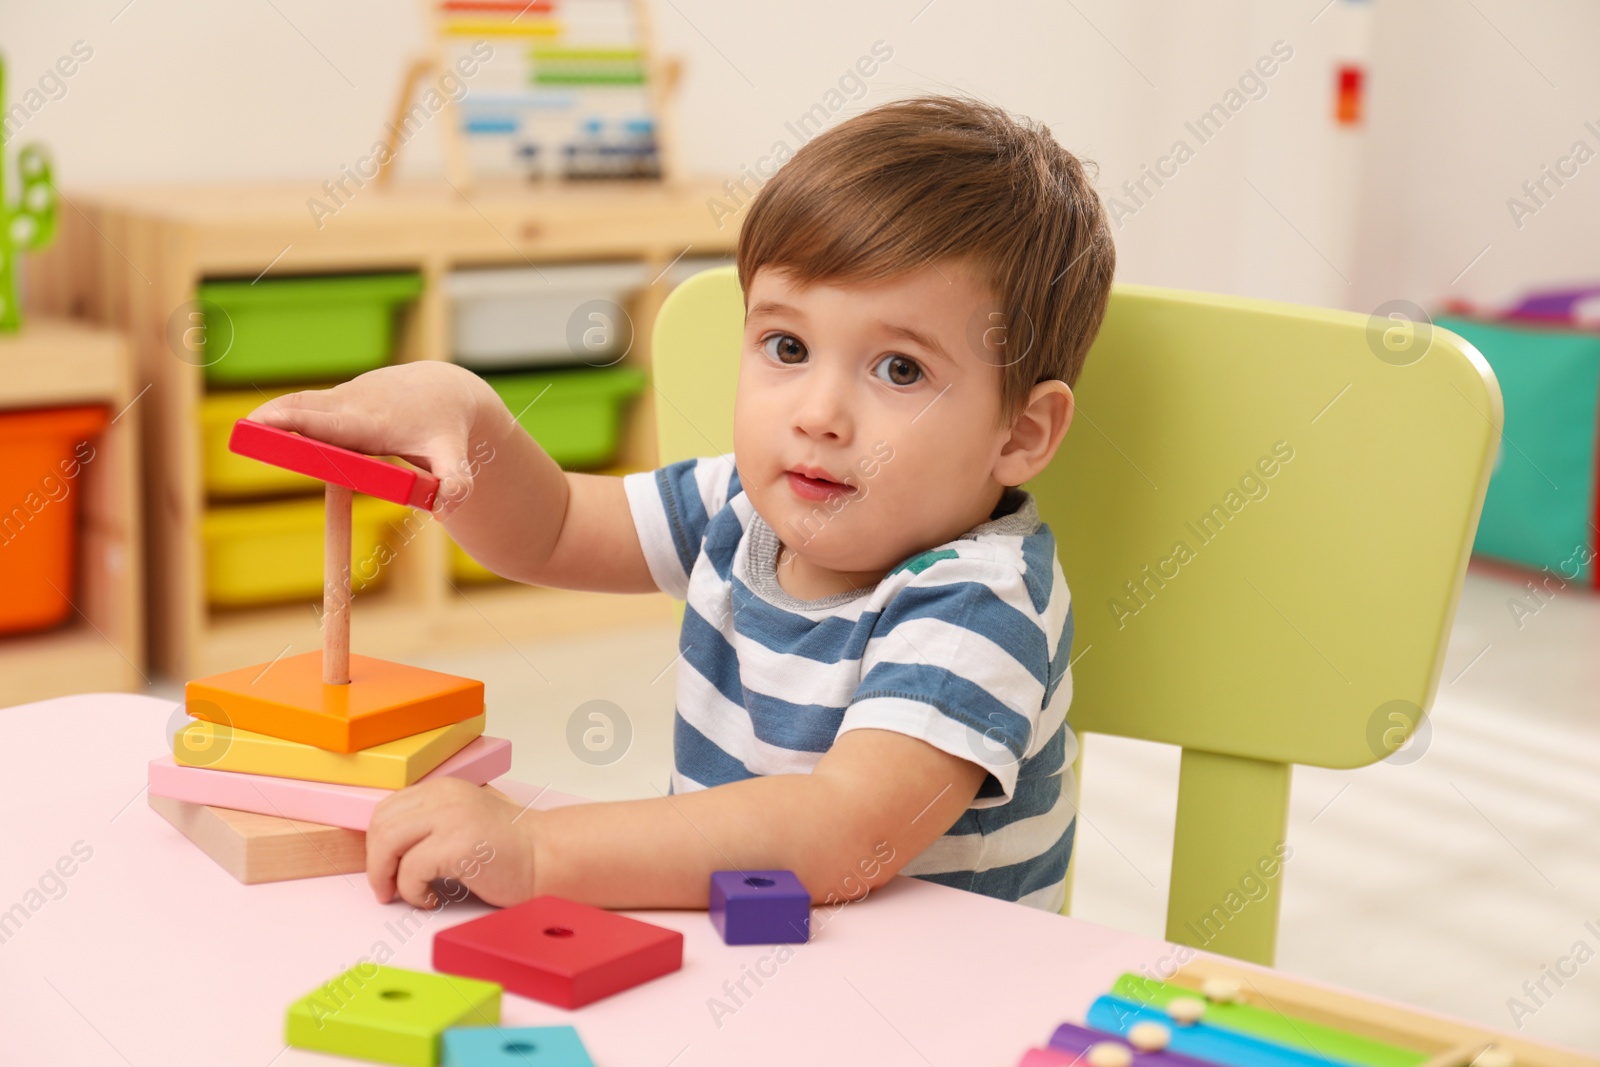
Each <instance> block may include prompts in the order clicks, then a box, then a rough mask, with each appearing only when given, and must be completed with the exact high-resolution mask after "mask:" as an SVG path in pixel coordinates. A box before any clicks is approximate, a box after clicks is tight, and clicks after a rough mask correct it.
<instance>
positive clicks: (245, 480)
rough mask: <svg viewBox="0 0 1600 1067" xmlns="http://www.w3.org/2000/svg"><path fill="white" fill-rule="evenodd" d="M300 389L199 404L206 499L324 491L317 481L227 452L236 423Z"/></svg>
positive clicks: (212, 396) (234, 394)
mask: <svg viewBox="0 0 1600 1067" xmlns="http://www.w3.org/2000/svg"><path fill="white" fill-rule="evenodd" d="M298 389H299V387H298V386H297V387H296V388H295V389H261V390H257V389H244V390H227V391H224V392H216V393H207V394H206V395H205V397H204V398H203V399H202V400H201V401H200V480H201V483H202V484H203V485H204V486H205V491H206V495H207V496H211V497H219V498H223V499H226V498H231V497H243V496H265V495H269V494H273V493H296V492H306V491H309V490H313V489H318V488H320V487H321V485H322V483H321V482H319V481H317V480H316V479H315V478H307V477H306V476H305V475H303V474H296V473H295V472H294V471H286V470H284V469H283V468H282V467H274V466H273V465H272V464H270V463H263V462H261V461H260V460H259V459H251V458H250V457H249V456H240V455H236V454H234V453H232V452H229V451H228V435H229V434H231V433H232V432H233V424H234V423H235V422H238V421H239V420H240V419H242V418H244V417H245V416H246V415H248V414H250V413H251V412H252V411H254V410H255V409H256V408H258V407H260V406H261V405H262V404H264V403H266V402H267V401H268V400H272V399H275V398H277V397H280V396H282V395H283V394H285V393H292V392H296V391H297V390H298Z"/></svg>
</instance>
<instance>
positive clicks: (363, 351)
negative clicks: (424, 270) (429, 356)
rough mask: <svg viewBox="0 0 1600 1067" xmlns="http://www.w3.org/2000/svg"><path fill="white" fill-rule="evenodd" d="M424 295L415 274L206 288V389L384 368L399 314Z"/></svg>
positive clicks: (202, 296)
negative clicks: (208, 385)
mask: <svg viewBox="0 0 1600 1067" xmlns="http://www.w3.org/2000/svg"><path fill="white" fill-rule="evenodd" d="M421 292H422V278H421V276H420V275H418V274H414V273H411V274H342V275H330V276H327V277H322V278H284V279H279V280H274V281H261V282H248V281H224V282H205V283H203V284H202V285H201V286H200V289H199V299H200V305H201V309H202V310H203V311H204V313H205V318H206V340H205V346H204V349H203V350H202V352H201V353H200V355H201V357H202V362H203V363H204V364H205V379H206V382H207V383H208V384H212V385H256V384H263V385H265V384H268V383H273V382H312V381H326V380H330V379H337V378H349V377H351V376H353V375H356V374H361V373H362V372H364V371H369V370H372V369H373V368H374V367H381V366H383V365H384V364H385V363H387V362H389V357H390V354H391V352H392V350H393V348H394V313H395V311H396V309H397V308H398V307H399V306H400V305H402V304H405V303H408V302H409V301H412V300H415V299H416V298H417V295H418V294H419V293H421Z"/></svg>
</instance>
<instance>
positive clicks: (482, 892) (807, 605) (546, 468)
mask: <svg viewBox="0 0 1600 1067" xmlns="http://www.w3.org/2000/svg"><path fill="white" fill-rule="evenodd" d="M1114 262H1115V252H1114V250H1113V247H1112V243H1111V237H1110V232H1109V229H1108V227H1107V224H1106V219H1105V216H1104V214H1103V213H1102V210H1101V206H1100V202H1099V199H1098V197H1097V196H1096V194H1095V191H1094V189H1093V187H1092V185H1091V184H1090V182H1089V180H1088V178H1087V176H1086V175H1085V173H1084V169H1083V167H1082V166H1081V164H1080V163H1079V161H1078V160H1077V159H1076V158H1075V157H1074V156H1073V155H1072V154H1071V153H1069V152H1067V151H1066V150H1064V149H1063V148H1061V147H1060V146H1059V145H1058V144H1057V143H1056V141H1055V140H1054V139H1053V138H1052V137H1051V136H1050V133H1049V131H1048V130H1047V129H1044V128H1040V127H1036V126H1034V125H1032V124H1030V123H1027V122H1025V121H1024V122H1018V121H1015V120H1013V119H1012V118H1010V117H1009V116H1007V115H1006V114H1005V112H1003V111H1001V110H999V109H997V108H994V107H991V106H989V105H986V104H983V103H979V102H976V101H973V100H968V99H963V98H957V97H926V98H920V99H912V100H903V101H898V102H894V103H890V104H885V105H883V106H881V107H878V108H875V109H873V110H872V111H869V112H866V113H864V114H862V115H859V116H856V117H854V118H852V119H850V120H848V121H846V122H843V123H841V124H840V125H839V126H837V127H835V128H833V129H831V130H829V131H827V132H825V133H823V134H821V135H819V136H818V137H816V138H815V139H814V140H812V141H810V142H809V143H807V144H806V145H805V146H804V147H803V148H802V149H800V151H799V152H797V153H796V154H795V155H794V157H793V159H792V160H790V161H789V162H788V163H787V164H786V165H784V166H783V167H782V169H780V170H779V171H778V173H777V174H776V175H775V176H774V177H773V178H771V179H770V180H769V181H768V182H767V183H766V185H765V186H763V187H762V188H761V190H760V192H759V193H758V195H757V196H756V197H755V199H754V200H753V201H752V202H751V204H750V207H749V211H748V217H747V218H746V219H745V220H744V223H743V228H742V230H741V232H740V235H739V246H738V265H739V280H740V283H741V285H742V287H743V290H744V300H745V311H746V319H745V327H744V344H743V348H742V351H741V353H740V357H739V359H740V363H739V382H738V395H737V402H736V407H735V432H734V450H733V452H732V453H731V454H728V455H722V456H716V457H712V458H705V459H698V460H686V461H683V462H680V463H674V464H671V465H669V466H666V467H663V468H661V469H660V470H656V471H647V472H641V473H638V474H631V475H627V476H625V477H622V478H616V477H605V476H599V475H591V474H581V473H566V472H563V471H561V470H560V469H559V468H558V467H557V466H556V464H555V463H554V462H553V461H552V460H551V459H550V458H549V456H548V455H546V454H545V453H544V451H543V450H542V449H541V448H540V447H539V446H538V445H537V444H536V443H535V442H534V441H533V440H532V438H530V437H529V436H528V435H527V434H526V433H525V432H523V431H522V430H521V429H520V427H518V426H517V424H516V423H515V421H514V420H513V419H512V417H511V414H510V412H508V411H507V409H506V407H505V405H504V404H503V403H501V402H500V401H499V399H498V397H497V396H496V394H495V393H494V392H493V391H492V390H491V389H490V388H489V387H488V386H487V385H486V384H485V383H484V382H483V381H482V380H481V379H479V378H477V377H476V376H474V375H472V374H470V373H468V372H467V371H464V370H461V369H459V368H456V367H453V366H449V365H444V364H436V363H414V364H408V365H402V366H394V367H387V368H384V369H382V370H378V371H374V372H372V373H370V374H366V375H363V376H361V377H360V378H357V379H355V380H354V381H352V382H349V383H347V384H345V385H341V386H338V387H336V388H333V389H330V390H326V391H321V392H306V393H297V394H292V395H290V396H287V397H284V398H282V399H280V400H277V401H273V402H271V403H269V404H267V405H265V406H263V407H262V408H260V409H259V410H258V411H257V412H256V413H255V414H254V415H253V417H254V418H257V419H259V420H261V421H264V422H268V423H271V424H273V425H277V426H280V427H283V428H285V429H291V430H297V431H300V432H303V433H306V434H308V435H309V436H312V437H316V438H319V439H321V440H326V441H331V442H334V443H336V444H341V445H345V446H347V447H350V448H354V449H356V450H358V451H362V452H367V453H372V454H383V455H398V456H401V457H404V458H405V459H408V460H410V461H411V462H413V463H416V464H418V465H420V466H422V467H426V468H427V469H429V470H431V471H433V472H435V473H436V474H439V475H440V476H441V477H442V478H443V479H444V485H443V487H442V491H441V494H440V495H441V498H442V499H444V500H445V501H446V503H445V504H443V505H442V506H440V507H439V508H438V509H437V510H436V515H437V517H438V518H439V519H440V520H441V521H443V522H444V523H445V525H446V527H447V528H448V529H449V531H450V535H451V536H452V537H453V538H454V539H455V540H456V541H457V542H458V543H460V544H461V545H462V547H464V548H465V549H466V550H467V551H468V552H470V553H471V554H472V555H473V556H474V557H475V558H477V559H478V560H480V561H481V562H482V563H484V564H485V565H486V566H488V567H489V568H491V569H492V570H494V571H496V572H497V573H499V574H501V575H503V576H505V577H507V578H511V579H514V580H517V581H522V582H529V583H535V584H539V585H546V586H557V587H562V588H570V589H590V590H600V591H607V592H616V593H646V592H656V591H658V590H660V591H665V592H667V593H669V594H670V595H672V596H674V597H677V598H679V599H686V600H687V607H686V611H685V614H684V622H683V630H682V633H681V635H680V639H679V647H680V649H681V652H682V654H681V656H680V658H679V661H678V665H677V671H678V691H677V714H676V719H675V727H674V736H673V748H674V762H675V768H674V771H673V775H672V785H671V790H670V792H669V794H668V795H665V796H661V797H653V798H650V799H646V800H636V801H622V802H612V803H595V804H581V805H577V806H573V807H567V808H561V809H557V810H552V811H534V810H528V811H522V810H521V809H520V808H519V806H517V805H514V804H508V803H506V802H505V801H503V800H500V799H497V798H495V797H493V796H492V795H491V794H489V793H488V792H486V791H484V790H481V789H476V788H473V787H471V786H469V785H467V784H465V783H463V782H459V781H455V780H451V779H445V780H442V781H434V782H428V783H424V784H421V785H417V786H413V787H411V788H409V789H404V790H401V791H400V792H399V793H397V794H396V795H394V796H393V797H390V798H389V799H387V800H385V801H384V802H383V803H382V804H381V805H380V806H379V807H378V810H377V813H376V815H375V817H374V819H373V822H372V826H371V829H370V830H369V831H368V838H367V863H368V869H367V876H368V880H369V881H370V882H371V884H372V887H373V889H374V891H375V892H376V894H377V896H378V898H379V899H380V900H383V901H387V900H391V899H393V896H394V894H395V893H396V892H398V893H399V894H400V896H402V897H403V898H404V899H405V900H407V901H409V902H411V903H412V904H416V905H425V906H432V905H433V904H434V903H435V902H436V901H437V899H438V898H437V896H435V894H434V890H433V889H432V887H431V884H432V882H433V881H434V880H435V879H440V878H447V877H458V876H459V872H460V871H461V870H463V865H464V864H465V863H466V862H467V861H470V860H471V859H472V858H474V857H478V858H479V859H481V858H482V856H483V855H484V853H485V846H487V848H488V849H490V850H492V852H490V853H489V854H491V855H492V857H493V858H492V860H490V861H488V862H483V863H481V864H473V866H474V867H476V873H475V874H474V876H473V877H472V880H471V881H470V882H469V883H468V887H469V888H470V889H471V890H472V891H473V892H475V893H476V894H477V895H478V896H480V897H482V898H483V899H485V900H487V901H489V902H490V903H494V904H511V903H516V902H518V901H521V900H524V899H527V898H529V897H531V896H534V895H537V894H545V893H554V894H558V895H560V896H564V897H568V898H572V899H576V900H581V901H585V902H588V903H591V904H596V905H599V906H602V907H611V908H651V907H662V908H704V907H706V905H707V897H708V884H709V880H710V875H711V873H712V872H713V871H717V870H750V869H761V868H786V869H789V870H793V871H794V872H795V873H796V874H797V875H798V876H799V877H800V880H801V881H802V882H803V883H804V884H805V886H806V887H807V889H809V890H810V891H811V893H812V896H813V899H814V900H816V901H819V902H822V901H842V900H849V899H856V898H859V897H861V896H864V895H865V894H867V893H868V892H869V891H870V890H871V889H873V888H875V887H877V886H879V885H881V884H882V883H884V882H885V881H887V880H888V879H889V878H891V877H893V876H894V875H895V874H897V873H904V874H910V875H916V876H918V877H921V878H926V879H928V880H930V881H935V882H940V883H944V884H946V885H952V886H958V887H960V888H963V889H967V890H971V891H973V892H978V893H984V894H987V895H990V896H995V897H1000V898H1003V899H1006V900H1015V901H1021V902H1023V903H1025V904H1029V905H1032V906H1036V907H1040V908H1045V909H1049V910H1052V911H1055V910H1060V908H1061V906H1062V904H1063V894H1064V875H1065V871H1066V867H1067V861H1068V858H1069V856H1070V854H1071V849H1072V841H1073V831H1074V827H1075V825H1076V823H1075V821H1074V819H1073V815H1074V806H1073V799H1074V793H1075V790H1074V788H1073V784H1072V767H1071V765H1072V761H1073V759H1074V757H1075V755H1076V752H1077V742H1076V739H1075V738H1074V737H1073V735H1072V732H1071V731H1070V730H1069V729H1068V727H1067V725H1066V711H1067V705H1068V702H1069V701H1070V699H1071V691H1072V685H1071V679H1070V676H1069V674H1068V670H1067V663H1068V659H1069V656H1070V653H1071V646H1072V613H1071V607H1070V602H1069V598H1068V592H1067V586H1066V581H1065V579H1064V578H1063V576H1062V571H1061V566H1060V564H1059V562H1057V559H1056V551H1055V539H1054V537H1053V535H1052V534H1051V532H1050V529H1049V527H1048V526H1045V525H1042V524H1041V522H1040V520H1039V515H1038V511H1037V508H1036V507H1035V505H1034V501H1033V498H1032V496H1031V495H1030V494H1028V493H1026V492H1024V491H1022V490H1020V489H1018V488H1016V487H1017V486H1019V485H1021V484H1022V483H1023V482H1025V481H1027V480H1028V479H1029V478H1031V477H1033V476H1034V475H1036V474H1037V473H1039V472H1040V471H1041V470H1043V469H1044V468H1045V467H1046V466H1047V465H1048V464H1049V463H1050V461H1051V458H1052V457H1053V456H1054V455H1055V452H1056V448H1057V446H1058V445H1059V444H1060V443H1061V439H1062V435H1063V434H1065V433H1066V430H1067V426H1068V424H1069V423H1070V422H1071V419H1072V410H1073V402H1072V392H1071V385H1072V383H1073V382H1074V381H1075V380H1076V378H1077V375H1078V372H1079V370H1080V368H1081V367H1082V365H1083V361H1084V357H1085V354H1086V352H1087V350H1088V348H1089V345H1090V342H1091V341H1092V340H1093V338H1094V335H1095V332H1096V331H1097V330H1098V328H1099V325H1100V321H1101V317H1102V315H1103V313H1104V310H1105V305H1106V298H1107V294H1108V292H1109V289H1110V284H1111V275H1112V269H1113V265H1114ZM469 455H472V456H477V457H482V456H485V455H489V456H492V457H493V458H492V459H490V460H489V461H487V462H482V463H469V462H468V456H469Z"/></svg>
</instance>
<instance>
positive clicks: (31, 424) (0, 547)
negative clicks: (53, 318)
mask: <svg viewBox="0 0 1600 1067" xmlns="http://www.w3.org/2000/svg"><path fill="white" fill-rule="evenodd" d="M106 421H107V412H106V409H105V408H103V407H75V408H53V409H50V410H44V411H0V633H17V632H20V631H24V630H42V629H45V628H47V627H51V626H56V625H59V624H60V623H61V622H63V621H64V620H65V619H66V618H67V616H68V615H70V614H71V613H72V600H73V598H74V597H75V596H76V595H77V590H76V586H77V571H78V499H79V496H80V495H81V494H82V492H83V478H84V474H85V471H84V467H85V466H86V465H87V464H89V463H92V462H93V461H94V443H93V441H92V440H91V438H93V437H94V436H95V435H96V434H98V433H99V432H100V431H101V430H103V429H105V426H106Z"/></svg>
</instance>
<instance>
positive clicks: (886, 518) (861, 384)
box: [734, 261, 1010, 582]
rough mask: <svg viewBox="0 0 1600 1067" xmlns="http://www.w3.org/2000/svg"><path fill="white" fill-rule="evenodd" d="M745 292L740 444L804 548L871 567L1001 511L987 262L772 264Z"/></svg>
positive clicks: (755, 496) (753, 492)
mask: <svg viewBox="0 0 1600 1067" xmlns="http://www.w3.org/2000/svg"><path fill="white" fill-rule="evenodd" d="M745 307H746V309H747V313H746V317H745V329H744V345H743V349H742V351H741V354H740V363H739V388H738V399H737V402H736V405H735V411H734V453H735V459H736V461H737V464H738V468H739V480H740V483H741V485H742V486H743V487H744V491H745V493H746V494H747V495H748V496H749V497H750V501H751V503H752V504H753V505H754V506H755V509H756V511H757V512H759V513H760V515H761V517H762V518H763V519H765V520H766V521H767V523H768V525H770V526H771V527H772V528H773V530H775V531H776V532H777V534H778V536H779V537H780V538H781V539H782V540H783V542H784V544H785V545H786V546H788V548H789V550H790V553H791V554H792V555H794V556H798V557H799V558H800V559H801V560H803V561H805V563H807V564H809V565H811V566H813V567H819V568H826V569H827V570H830V571H835V572H843V573H845V574H847V575H852V576H854V575H860V576H862V578H863V579H864V580H865V581H868V582H870V581H873V580H876V578H877V577H879V576H881V575H882V573H883V572H886V571H887V570H888V569H889V568H891V567H893V566H895V565H896V564H898V563H899V562H901V561H902V560H904V559H906V558H907V557H909V556H911V555H914V554H915V553H917V552H919V551H922V550H924V549H926V548H929V547H931V546H933V545H937V544H941V543H943V542H945V541H949V540H952V539H954V538H955V537H958V536H960V535H961V534H962V533H964V532H966V531H967V530H969V529H971V528H972V527H973V526H976V525H977V524H978V523H981V522H983V521H984V520H986V519H987V518H988V517H989V513H990V512H991V511H992V510H993V508H994V505H995V503H996V502H997V501H998V499H999V496H1000V492H1001V488H1002V486H1001V484H1000V483H999V482H998V481H996V479H995V478H994V468H995V463H996V460H997V459H998V458H999V455H1000V450H1001V446H1002V445H1003V444H1004V443H1005V442H1006V440H1007V439H1008V438H1009V436H1010V430H1009V427H1008V426H1005V425H1002V424H1001V423H1000V420H999V405H1000V367H999V365H1000V361H1001V356H1000V354H999V352H998V351H997V350H996V349H995V348H994V347H992V346H989V345H987V344H986V339H987V338H989V337H990V335H989V334H988V333H986V332H985V325H984V324H985V323H988V322H990V321H998V319H994V320H991V318H990V313H991V311H996V310H997V305H996V304H995V302H994V298H993V297H992V295H991V294H990V293H989V291H988V289H987V287H986V286H985V285H984V284H983V283H982V282H981V281H980V280H979V279H978V277H977V276H976V274H974V273H973V272H972V271H971V270H970V269H969V268H967V267H966V266H965V265H964V264H962V263H960V262H957V261H945V262H941V263H938V264H930V265H928V266H926V267H923V268H920V269H918V270H917V271H915V272H913V273H909V274H905V275H902V276H900V277H897V278H893V279H890V280H888V281H883V282H873V283H869V284H865V285H862V284H849V285H833V284H826V283H821V284H817V285H813V286H809V287H805V288H800V287H797V286H795V285H794V284H792V283H791V281H790V278H789V276H788V274H787V272H785V271H783V270H782V269H781V268H762V269H761V270H759V271H758V272H757V273H756V276H755V277H754V278H753V279H752V280H751V283H750V287H749V291H748V292H747V293H745ZM910 333H915V334H917V335H918V336H917V337H916V338H913V337H911V336H910ZM808 475H810V476H813V477H807V476H808ZM818 479H826V481H822V480H818ZM840 483H842V484H840Z"/></svg>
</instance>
